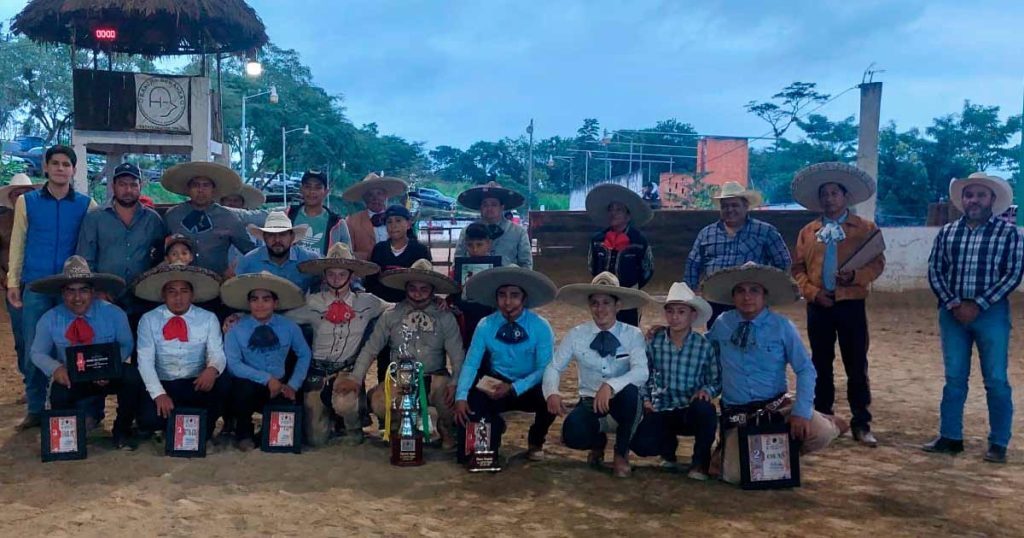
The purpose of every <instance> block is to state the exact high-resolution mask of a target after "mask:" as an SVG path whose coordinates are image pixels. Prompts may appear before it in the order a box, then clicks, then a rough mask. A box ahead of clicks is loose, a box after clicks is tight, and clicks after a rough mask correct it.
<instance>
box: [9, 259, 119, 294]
mask: <svg viewBox="0 0 1024 538" xmlns="http://www.w3.org/2000/svg"><path fill="white" fill-rule="evenodd" d="M77 283H85V284H92V287H93V288H95V289H96V290H97V291H102V292H106V293H108V294H110V295H111V296H116V295H118V294H119V293H121V290H122V289H123V288H124V280H122V279H121V277H119V276H116V275H111V274H107V273H93V272H92V270H90V269H89V263H88V262H86V261H85V258H83V257H81V256H71V257H70V258H68V259H67V260H66V261H65V262H64V271H63V272H62V273H58V274H56V275H51V276H48V277H45V278H40V279H39V280H36V281H33V282H32V283H31V284H29V285H28V289H30V290H32V291H34V292H36V293H45V294H47V295H58V294H60V292H61V289H62V288H63V287H64V286H67V285H68V284H77Z"/></svg>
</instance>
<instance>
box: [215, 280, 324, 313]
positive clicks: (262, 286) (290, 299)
mask: <svg viewBox="0 0 1024 538" xmlns="http://www.w3.org/2000/svg"><path fill="white" fill-rule="evenodd" d="M253 290H267V291H269V292H271V293H273V294H274V295H277V309H278V310H291V309H293V308H298V307H300V306H302V305H303V304H305V302H306V299H305V297H303V296H302V290H300V289H299V287H298V286H296V285H295V284H292V283H291V281H289V280H287V279H285V278H281V277H279V276H277V275H274V274H271V273H269V272H267V271H261V272H259V273H246V274H242V275H238V276H236V277H232V278H229V279H227V280H226V281H225V282H224V283H223V284H221V286H220V300H221V301H223V302H224V304H226V305H227V306H229V307H231V308H234V309H235V310H248V309H249V292H251V291H253Z"/></svg>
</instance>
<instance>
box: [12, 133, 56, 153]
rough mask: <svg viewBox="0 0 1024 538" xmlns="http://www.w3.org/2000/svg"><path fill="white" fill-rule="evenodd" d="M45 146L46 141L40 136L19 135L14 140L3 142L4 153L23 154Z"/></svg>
mask: <svg viewBox="0 0 1024 538" xmlns="http://www.w3.org/2000/svg"><path fill="white" fill-rule="evenodd" d="M44 144H46V140H45V139H43V137H40V136H31V135H21V136H16V137H14V140H11V141H8V142H4V153H11V154H18V153H24V152H26V151H28V150H30V149H32V148H34V147H39V146H42V145H44Z"/></svg>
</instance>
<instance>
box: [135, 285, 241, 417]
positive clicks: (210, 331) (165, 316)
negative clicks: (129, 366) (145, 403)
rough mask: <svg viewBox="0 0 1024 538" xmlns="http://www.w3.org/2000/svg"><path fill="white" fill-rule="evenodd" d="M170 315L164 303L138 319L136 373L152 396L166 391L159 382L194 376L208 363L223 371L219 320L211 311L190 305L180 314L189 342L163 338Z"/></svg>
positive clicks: (222, 349)
mask: <svg viewBox="0 0 1024 538" xmlns="http://www.w3.org/2000/svg"><path fill="white" fill-rule="evenodd" d="M173 317H174V314H172V313H171V311H170V310H168V309H167V305H160V306H158V307H156V308H154V309H153V310H150V311H149V312H146V313H145V314H143V316H142V319H140V320H139V337H138V348H137V349H138V354H139V375H141V376H142V382H143V383H145V385H146V392H148V393H149V395H150V397H152V398H153V399H156V397H157V396H160V395H161V394H164V393H165V391H164V387H163V385H161V384H160V381H172V380H175V379H188V378H192V377H197V376H199V374H200V373H202V371H203V370H204V369H206V367H208V366H212V367H214V368H216V369H217V372H218V373H221V374H222V373H224V368H225V367H226V366H227V359H226V358H225V356H224V343H223V340H222V338H221V334H220V322H219V321H217V316H215V315H214V314H213V312H210V311H209V310H204V309H202V308H199V307H198V306H195V305H192V307H191V308H189V309H188V312H185V314H184V315H183V316H181V317H183V318H185V325H187V326H188V342H181V341H179V340H177V339H175V340H170V341H168V340H164V325H165V324H166V323H167V320H169V319H171V318H173Z"/></svg>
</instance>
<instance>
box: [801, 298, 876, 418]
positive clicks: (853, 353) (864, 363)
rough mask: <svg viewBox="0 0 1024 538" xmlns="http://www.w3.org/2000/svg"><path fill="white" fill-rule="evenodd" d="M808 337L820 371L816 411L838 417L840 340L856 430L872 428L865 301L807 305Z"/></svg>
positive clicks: (815, 402)
mask: <svg viewBox="0 0 1024 538" xmlns="http://www.w3.org/2000/svg"><path fill="white" fill-rule="evenodd" d="M807 337H808V339H809V340H810V342H811V361H812V362H813V363H814V369H815V370H817V372H818V379H817V382H816V383H815V386H814V409H815V410H816V411H817V412H819V413H823V414H825V415H833V414H835V412H834V410H833V408H832V406H833V404H834V403H835V400H836V385H835V381H834V379H833V375H832V365H833V363H835V361H836V338H837V337H838V339H839V351H840V352H841V353H842V358H843V368H844V369H845V370H846V398H847V400H848V401H849V402H850V412H851V413H852V414H853V420H852V421H851V423H850V425H851V426H853V428H854V429H861V430H869V429H870V427H871V411H870V410H869V407H870V406H871V385H870V383H869V381H868V341H869V339H868V317H867V313H866V311H865V310H864V300H863V299H860V300H851V301H837V302H836V304H835V305H834V306H831V307H828V308H826V307H824V306H820V305H817V304H814V303H808V304H807Z"/></svg>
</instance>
